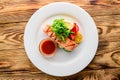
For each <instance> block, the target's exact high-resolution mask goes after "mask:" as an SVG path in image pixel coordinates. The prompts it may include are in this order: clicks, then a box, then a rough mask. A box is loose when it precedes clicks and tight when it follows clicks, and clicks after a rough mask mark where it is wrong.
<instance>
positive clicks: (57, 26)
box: [51, 19, 74, 42]
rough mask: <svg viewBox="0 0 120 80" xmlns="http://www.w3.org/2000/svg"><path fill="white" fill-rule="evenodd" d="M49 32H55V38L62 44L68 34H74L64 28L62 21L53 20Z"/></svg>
mask: <svg viewBox="0 0 120 80" xmlns="http://www.w3.org/2000/svg"><path fill="white" fill-rule="evenodd" d="M51 30H52V31H53V32H55V34H56V36H57V37H58V38H59V39H61V40H62V41H63V42H65V41H66V38H67V37H69V36H70V34H72V33H74V32H72V31H71V30H70V29H68V28H67V27H66V24H65V22H64V19H55V20H54V21H53V24H52V27H51Z"/></svg>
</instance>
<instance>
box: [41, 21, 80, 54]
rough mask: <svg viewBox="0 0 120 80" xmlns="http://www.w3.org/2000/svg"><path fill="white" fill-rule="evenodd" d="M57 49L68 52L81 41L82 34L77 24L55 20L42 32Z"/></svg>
mask: <svg viewBox="0 0 120 80" xmlns="http://www.w3.org/2000/svg"><path fill="white" fill-rule="evenodd" d="M43 31H44V32H45V33H46V34H47V35H48V36H49V37H50V38H51V39H52V40H53V41H55V42H56V43H57V45H58V47H59V48H62V49H63V50H65V51H67V52H70V51H73V50H74V49H75V48H76V47H77V46H78V45H79V43H80V42H81V41H82V34H81V33H80V31H79V26H78V25H77V23H71V22H69V21H66V20H64V19H55V20H54V21H53V23H52V25H47V26H46V27H45V28H44V30H43Z"/></svg>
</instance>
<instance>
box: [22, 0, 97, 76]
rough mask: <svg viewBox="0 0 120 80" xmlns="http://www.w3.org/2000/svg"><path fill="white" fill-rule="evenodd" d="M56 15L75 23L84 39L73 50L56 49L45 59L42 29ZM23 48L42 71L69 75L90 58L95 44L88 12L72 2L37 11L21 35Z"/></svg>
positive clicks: (95, 46)
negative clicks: (40, 47) (40, 44)
mask: <svg viewBox="0 0 120 80" xmlns="http://www.w3.org/2000/svg"><path fill="white" fill-rule="evenodd" d="M56 18H63V19H65V20H69V21H71V22H76V23H77V24H78V26H79V28H80V32H81V33H82V35H83V41H82V42H81V43H80V44H79V46H78V47H77V48H75V49H74V50H73V51H72V52H65V51H64V50H62V49H59V48H58V50H57V53H56V55H55V56H53V57H51V58H45V57H44V56H42V55H41V53H40V52H39V48H38V47H39V43H40V41H41V40H43V39H45V38H48V36H47V35H46V34H45V33H44V32H43V28H44V27H45V26H46V25H47V24H51V23H52V21H53V20H54V19H56ZM24 46H25V51H26V53H27V55H28V57H29V59H30V60H31V62H32V63H33V64H34V65H35V66H36V67H37V68H38V69H40V70H41V71H43V72H45V73H47V74H49V75H53V76H69V75H73V74H75V73H77V72H79V71H81V70H83V69H84V68H85V67H86V66H87V65H88V64H89V63H90V62H91V60H92V59H93V57H94V55H95V53H96V50H97V46H98V33H97V28H96V25H95V23H94V21H93V19H92V18H91V17H90V15H89V14H88V13H87V12H86V11H85V10H83V9H82V8H80V7H79V6H76V5H74V4H71V3H66V2H56V3H51V4H48V5H46V6H44V7H42V8H40V9H39V10H37V11H36V12H35V13H34V14H33V15H32V17H31V18H30V20H29V21H28V23H27V26H26V28H25V34H24Z"/></svg>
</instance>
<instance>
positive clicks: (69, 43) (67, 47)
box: [43, 25, 78, 51]
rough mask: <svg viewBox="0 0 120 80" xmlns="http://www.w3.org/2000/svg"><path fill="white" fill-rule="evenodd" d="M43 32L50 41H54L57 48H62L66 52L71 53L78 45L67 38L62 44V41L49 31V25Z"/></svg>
mask: <svg viewBox="0 0 120 80" xmlns="http://www.w3.org/2000/svg"><path fill="white" fill-rule="evenodd" d="M43 31H44V32H45V33H46V34H47V35H48V36H49V37H50V38H51V39H52V40H54V41H55V42H56V43H57V44H58V46H59V47H60V48H63V49H65V50H66V51H72V50H73V49H75V48H76V47H77V46H78V44H77V43H76V42H75V41H73V40H71V39H69V38H67V39H66V42H63V41H62V40H60V39H59V38H57V36H56V35H55V33H54V32H53V31H52V30H51V26H49V25H47V26H46V27H45V28H44V30H43Z"/></svg>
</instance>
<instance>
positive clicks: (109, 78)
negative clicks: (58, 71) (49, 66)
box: [0, 0, 120, 80]
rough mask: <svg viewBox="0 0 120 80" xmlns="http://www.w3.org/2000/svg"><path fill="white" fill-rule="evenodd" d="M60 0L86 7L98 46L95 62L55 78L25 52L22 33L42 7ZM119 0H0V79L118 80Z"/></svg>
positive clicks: (119, 67) (119, 49) (119, 65)
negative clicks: (93, 22) (82, 68)
mask: <svg viewBox="0 0 120 80" xmlns="http://www.w3.org/2000/svg"><path fill="white" fill-rule="evenodd" d="M58 1H65V2H71V3H74V4H76V5H78V6H81V7H82V8H83V9H85V10H86V11H87V12H88V13H89V14H90V15H91V16H92V18H93V19H94V21H95V23H96V25H97V29H98V33H99V46H98V51H97V53H96V56H95V57H94V59H93V61H92V62H91V63H90V64H89V65H88V67H86V68H85V69H84V70H83V71H81V72H79V73H77V74H75V75H72V76H69V77H62V78H61V77H54V76H50V75H47V74H45V73H43V72H41V71H39V70H38V69H37V68H36V67H35V66H34V65H33V64H32V63H31V62H30V61H29V59H28V57H27V55H26V54H25V50H24V44H23V36H24V29H25V26H26V23H27V21H28V20H29V18H30V17H31V15H32V14H33V13H34V12H35V11H36V10H37V9H39V8H41V7H42V6H44V5H46V4H49V3H52V2H58ZM119 79H120V1H119V0H0V80H119Z"/></svg>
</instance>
